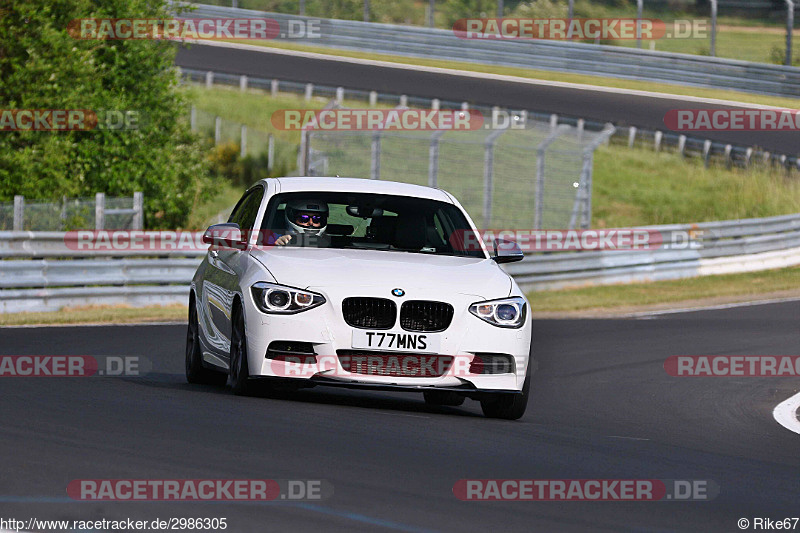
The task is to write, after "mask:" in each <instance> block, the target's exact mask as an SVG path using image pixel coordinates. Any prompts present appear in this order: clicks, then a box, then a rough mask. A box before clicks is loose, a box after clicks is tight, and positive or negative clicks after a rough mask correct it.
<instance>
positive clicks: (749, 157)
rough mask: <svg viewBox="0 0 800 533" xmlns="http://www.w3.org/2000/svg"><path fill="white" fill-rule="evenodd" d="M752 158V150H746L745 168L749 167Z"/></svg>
mask: <svg viewBox="0 0 800 533" xmlns="http://www.w3.org/2000/svg"><path fill="white" fill-rule="evenodd" d="M752 157H753V149H752V148H748V149H747V150H745V152H744V164H745V166H748V167H749V166H750V159H751V158H752Z"/></svg>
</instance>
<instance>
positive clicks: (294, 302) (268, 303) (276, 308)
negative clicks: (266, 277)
mask: <svg viewBox="0 0 800 533" xmlns="http://www.w3.org/2000/svg"><path fill="white" fill-rule="evenodd" d="M251 291H252V292H253V300H254V301H255V303H256V306H258V308H259V309H260V310H261V311H263V312H264V313H274V314H283V315H290V314H294V313H300V312H302V311H308V310H309V309H313V308H314V307H317V306H319V305H322V304H324V303H325V298H324V297H323V296H322V295H321V294H317V293H315V292H309V291H303V290H300V289H294V288H292V287H286V286H284V285H277V284H275V283H267V282H265V281H261V282H258V283H256V284H255V285H253V286H252V287H251Z"/></svg>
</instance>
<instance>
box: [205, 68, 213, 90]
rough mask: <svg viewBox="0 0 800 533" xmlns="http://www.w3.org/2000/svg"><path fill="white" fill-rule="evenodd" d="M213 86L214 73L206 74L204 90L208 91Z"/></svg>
mask: <svg viewBox="0 0 800 533" xmlns="http://www.w3.org/2000/svg"><path fill="white" fill-rule="evenodd" d="M213 85H214V73H213V72H211V71H208V72H206V89H210V88H211V87H212V86H213Z"/></svg>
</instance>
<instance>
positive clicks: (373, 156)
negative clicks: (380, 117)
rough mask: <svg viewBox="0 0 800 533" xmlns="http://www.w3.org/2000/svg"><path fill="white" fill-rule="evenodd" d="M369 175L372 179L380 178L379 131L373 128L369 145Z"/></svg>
mask: <svg viewBox="0 0 800 533" xmlns="http://www.w3.org/2000/svg"><path fill="white" fill-rule="evenodd" d="M369 177H370V179H373V180H379V179H381V132H380V130H375V133H373V134H372V145H371V147H370V162H369Z"/></svg>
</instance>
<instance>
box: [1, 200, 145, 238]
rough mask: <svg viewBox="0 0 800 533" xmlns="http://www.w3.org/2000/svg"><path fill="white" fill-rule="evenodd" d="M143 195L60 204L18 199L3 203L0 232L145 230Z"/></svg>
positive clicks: (61, 202)
mask: <svg viewBox="0 0 800 533" xmlns="http://www.w3.org/2000/svg"><path fill="white" fill-rule="evenodd" d="M143 210H144V196H143V195H142V193H139V192H137V193H134V194H133V198H110V197H106V196H105V194H103V193H98V194H96V195H95V197H94V198H63V199H62V200H61V201H60V202H39V201H35V200H34V201H31V200H28V199H26V198H25V197H23V196H15V197H14V202H13V203H0V231H69V230H77V229H142V225H143Z"/></svg>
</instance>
